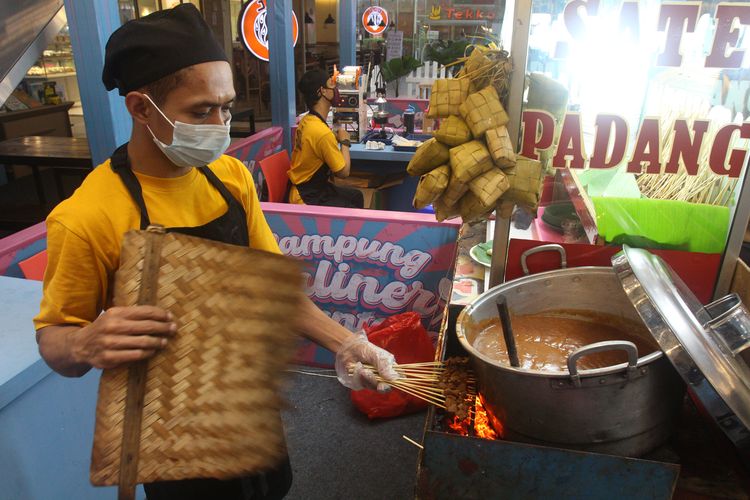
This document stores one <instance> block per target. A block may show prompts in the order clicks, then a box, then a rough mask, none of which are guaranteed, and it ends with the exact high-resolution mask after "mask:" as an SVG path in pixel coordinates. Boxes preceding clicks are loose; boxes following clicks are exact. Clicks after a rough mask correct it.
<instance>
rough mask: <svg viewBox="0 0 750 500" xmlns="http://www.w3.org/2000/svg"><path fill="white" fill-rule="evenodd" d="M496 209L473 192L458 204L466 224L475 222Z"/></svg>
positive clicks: (468, 193) (467, 194)
mask: <svg viewBox="0 0 750 500" xmlns="http://www.w3.org/2000/svg"><path fill="white" fill-rule="evenodd" d="M494 209H495V205H494V204H489V205H486V204H485V203H484V202H483V201H482V200H481V199H479V197H477V196H476V195H475V194H474V193H472V192H471V191H469V192H467V193H466V194H465V195H464V196H463V197H462V198H461V200H460V201H459V202H458V210H459V212H460V213H461V219H463V221H464V222H473V221H475V220H477V219H480V218H482V217H483V216H485V215H487V214H488V213H490V212H492V210H494Z"/></svg>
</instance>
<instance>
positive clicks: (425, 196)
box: [412, 165, 451, 209]
mask: <svg viewBox="0 0 750 500" xmlns="http://www.w3.org/2000/svg"><path fill="white" fill-rule="evenodd" d="M450 175H451V168H450V167H449V166H448V165H442V166H440V167H438V168H436V169H433V170H432V171H431V172H427V173H426V174H424V175H423V176H422V177H421V178H420V179H419V184H418V185H417V191H416V193H415V194H414V201H413V203H412V204H413V205H414V208H416V209H422V208H424V207H426V206H427V205H429V204H430V203H432V202H433V201H434V200H435V199H436V198H437V197H438V196H440V195H441V194H443V191H445V188H446V187H448V180H449V179H450Z"/></svg>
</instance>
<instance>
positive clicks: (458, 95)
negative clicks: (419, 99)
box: [427, 78, 469, 118]
mask: <svg viewBox="0 0 750 500" xmlns="http://www.w3.org/2000/svg"><path fill="white" fill-rule="evenodd" d="M468 95H469V80H466V79H460V80H459V79H457V78H443V79H441V80H435V83H433V84H432V90H431V91H430V109H429V110H428V112H427V117H428V118H447V117H449V116H451V115H458V107H459V106H460V105H461V103H462V102H464V101H465V100H466V97H467V96H468Z"/></svg>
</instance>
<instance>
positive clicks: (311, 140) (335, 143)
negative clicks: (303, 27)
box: [289, 69, 364, 208]
mask: <svg viewBox="0 0 750 500" xmlns="http://www.w3.org/2000/svg"><path fill="white" fill-rule="evenodd" d="M297 89H298V90H299V92H300V93H301V94H302V97H303V98H304V99H305V104H307V109H308V110H309V113H308V114H307V115H305V116H304V117H303V118H302V120H300V122H299V125H298V126H297V134H296V137H295V138H294V150H293V151H292V165H291V168H290V170H289V179H290V180H291V181H292V187H291V190H290V192H289V202H290V203H304V204H307V205H326V206H329V207H347V208H362V207H363V206H364V198H363V196H362V193H361V192H360V191H358V190H356V189H349V188H345V187H341V186H335V185H334V184H333V183H332V182H331V178H330V177H331V174H333V175H335V176H336V177H340V178H346V177H349V171H350V169H351V158H350V156H349V147H350V146H351V143H350V141H349V133H348V132H347V131H346V130H344V129H343V128H339V129H337V130H336V134H335V135H334V133H333V132H332V131H331V129H329V128H328V124H327V123H326V119H325V117H326V116H328V112H329V111H330V109H331V106H332V105H333V104H334V103H335V102H337V101H338V96H339V92H338V89H337V88H336V84H335V83H334V81H333V79H332V78H328V74H327V73H326V72H325V71H323V70H319V69H317V70H312V71H308V72H307V73H305V74H304V75H302V78H300V81H299V84H298V85H297ZM339 145H341V149H339Z"/></svg>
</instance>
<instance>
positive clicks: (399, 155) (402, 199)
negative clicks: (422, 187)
mask: <svg viewBox="0 0 750 500" xmlns="http://www.w3.org/2000/svg"><path fill="white" fill-rule="evenodd" d="M349 153H350V155H351V158H352V172H366V173H369V174H382V175H391V174H398V173H403V174H404V175H405V177H404V181H403V183H401V184H398V185H396V186H393V187H389V188H386V189H383V194H384V195H385V207H384V208H385V209H386V210H394V211H398V212H416V210H415V209H414V207H412V204H411V203H412V200H413V199H414V193H415V192H416V190H417V184H418V183H419V177H411V176H409V175H408V174H406V165H407V164H408V163H409V160H411V158H412V156H414V152H413V151H394V150H393V146H386V147H385V149H365V145H364V144H352V146H351V148H350V150H349Z"/></svg>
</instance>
